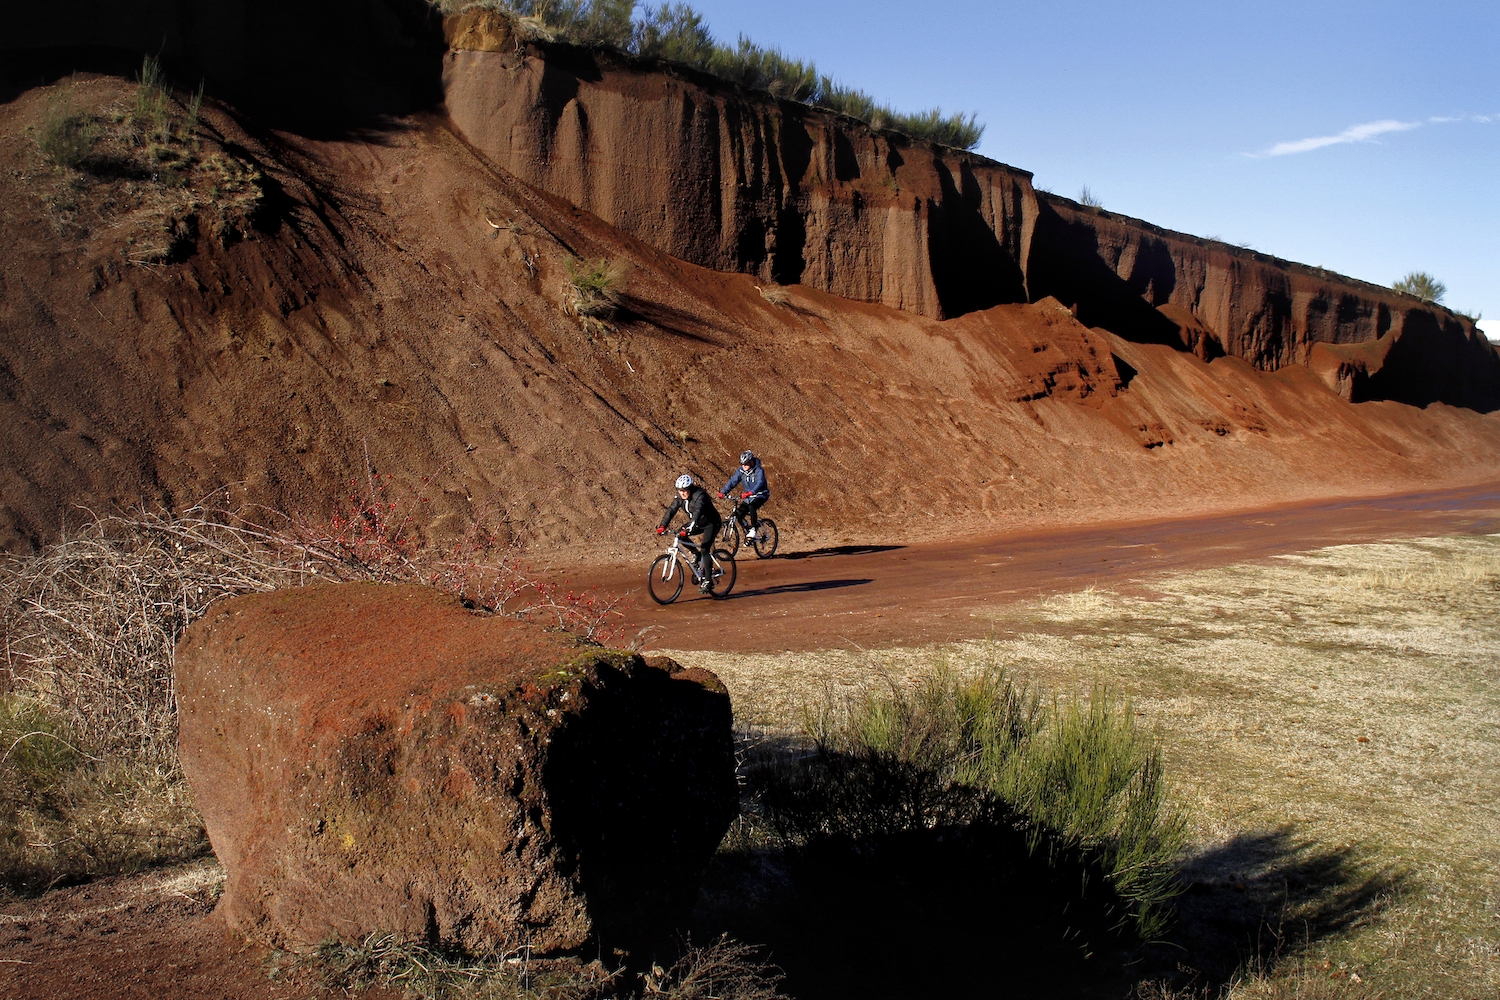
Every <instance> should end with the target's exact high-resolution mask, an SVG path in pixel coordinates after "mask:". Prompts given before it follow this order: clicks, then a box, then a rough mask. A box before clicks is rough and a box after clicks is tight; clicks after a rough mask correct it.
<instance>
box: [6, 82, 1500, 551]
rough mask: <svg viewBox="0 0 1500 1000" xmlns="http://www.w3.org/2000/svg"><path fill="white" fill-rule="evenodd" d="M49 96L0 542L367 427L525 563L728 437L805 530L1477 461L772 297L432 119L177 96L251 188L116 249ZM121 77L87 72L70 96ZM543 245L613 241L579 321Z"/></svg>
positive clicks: (1364, 477) (1246, 397)
mask: <svg viewBox="0 0 1500 1000" xmlns="http://www.w3.org/2000/svg"><path fill="white" fill-rule="evenodd" d="M64 86H66V84H59V85H57V86H54V87H51V88H40V89H37V90H33V91H29V92H27V93H24V94H22V95H21V96H20V97H18V98H16V99H15V100H13V101H11V102H10V103H8V104H5V105H3V106H0V205H4V206H5V211H4V212H3V213H0V378H3V380H4V385H5V391H4V393H0V417H3V419H0V435H3V437H0V441H3V445H0V544H3V545H6V546H10V547H26V546H29V545H34V544H40V543H41V542H43V541H45V540H47V539H49V538H51V537H54V536H55V535H56V533H57V531H58V530H59V526H60V525H61V524H62V523H63V522H64V521H65V519H68V518H75V517H80V516H82V515H81V514H80V513H79V512H78V506H79V505H88V506H90V507H92V508H95V509H99V508H103V509H108V508H110V507H111V506H113V505H117V504H129V503H135V502H138V501H140V500H141V499H142V498H144V499H146V500H147V501H148V502H161V503H169V504H175V505H182V504H186V503H189V502H192V501H194V500H197V499H198V498H200V497H203V496H206V495H208V494H210V493H211V492H212V491H214V490H216V489H219V488H220V487H223V486H225V485H226V484H233V486H232V490H231V493H230V495H229V498H228V499H229V502H230V503H231V504H233V505H238V504H240V503H242V502H250V501H255V502H259V503H264V504H266V505H267V506H269V507H271V508H275V509H277V510H281V511H287V512H292V511H304V512H309V513H318V512H323V511H327V510H328V509H329V508H330V507H331V506H332V505H333V503H334V498H336V497H339V496H341V495H342V494H343V493H344V492H345V491H347V490H348V488H349V483H350V481H351V480H356V479H358V480H360V481H363V477H364V472H365V454H366V451H367V450H368V454H369V458H370V461H371V463H372V464H373V465H374V466H375V468H376V469H377V470H379V471H381V472H389V473H393V474H395V475H396V476H397V477H398V478H404V479H407V480H409V481H411V482H413V483H421V482H422V480H423V477H429V479H430V482H428V483H427V484H426V485H425V486H423V487H422V488H423V489H424V490H425V495H426V497H427V500H428V503H427V504H426V505H425V506H424V507H423V510H424V511H426V512H427V513H428V515H429V520H430V527H431V530H432V531H433V532H434V533H436V534H438V535H444V534H447V535H451V534H453V533H456V532H457V531H459V530H461V528H462V527H463V526H464V525H466V524H468V523H470V522H471V521H472V520H473V519H474V518H476V517H478V516H481V515H482V514H484V513H485V512H486V511H488V510H491V509H492V508H493V507H494V506H496V505H500V506H504V507H505V508H507V509H508V510H510V511H511V512H512V513H513V514H515V515H516V517H517V518H519V519H520V520H522V521H524V522H525V523H526V525H527V532H528V537H529V538H530V539H531V540H532V542H533V545H534V552H535V553H536V556H535V557H536V558H537V560H538V561H542V562H545V561H561V560H569V561H573V562H575V563H577V562H584V563H598V562H612V561H618V560H621V559H625V558H635V556H636V554H637V553H639V552H640V551H641V549H639V548H637V543H636V542H635V541H634V538H635V537H636V535H635V533H636V532H637V531H638V530H644V529H648V528H649V527H650V526H651V525H652V524H654V523H655V521H656V520H657V518H658V517H659V512H660V510H661V507H662V505H663V504H664V503H665V502H666V500H667V499H668V498H669V494H670V483H671V480H672V479H673V478H674V477H675V476H676V475H677V474H679V473H680V472H682V471H691V472H694V473H695V474H698V475H700V476H702V477H704V478H705V479H707V480H708V481H709V482H710V483H714V484H715V485H717V484H718V483H722V481H723V479H722V478H721V477H726V478H727V475H728V473H729V471H730V470H731V469H732V467H733V465H734V462H735V459H736V456H738V454H739V452H740V451H741V450H742V449H743V448H745V447H747V446H749V447H751V448H754V449H755V450H756V451H757V452H759V453H761V454H762V455H763V456H764V457H765V459H766V464H767V467H768V469H769V471H770V475H771V488H772V492H773V497H774V502H775V503H776V505H777V507H778V509H779V510H780V511H781V512H782V513H784V514H785V515H787V516H785V517H784V518H783V520H784V522H785V523H786V524H787V525H788V526H789V527H790V528H791V529H792V530H793V531H794V532H796V534H795V535H794V536H793V537H792V538H791V539H790V540H791V541H792V542H794V543H795V544H798V545H801V546H803V547H818V546H826V545H839V544H855V543H869V542H881V543H897V542H902V543H904V542H911V541H932V540H938V539H942V538H953V537H962V536H972V535H974V534H979V533H982V534H993V533H996V532H1000V531H1014V530H1023V529H1035V528H1042V527H1047V526H1064V525H1077V524H1084V523H1097V522H1102V521H1113V520H1120V519H1129V518H1139V517H1150V516H1155V517H1161V516H1182V515H1192V514H1200V513H1204V512H1218V511H1228V510H1246V509H1254V508H1256V507H1260V506H1266V505H1270V504H1279V503H1290V502H1298V501H1306V500H1312V499H1317V498H1326V497H1332V496H1349V495H1380V494H1385V493H1391V492H1396V491H1404V490H1413V489H1436V488H1444V487H1452V486H1458V485H1463V484H1468V483H1474V482H1479V481H1483V480H1486V479H1489V478H1492V477H1493V474H1494V469H1495V468H1496V467H1497V466H1500V413H1492V414H1488V415H1486V414H1481V413H1478V412H1475V411H1472V410H1466V409H1460V408H1455V407H1450V406H1446V405H1442V404H1434V405H1432V406H1429V407H1427V408H1426V409H1418V408H1415V407H1411V406H1406V405H1401V404H1395V403H1389V402H1378V403H1364V404H1357V405H1350V404H1349V403H1348V402H1346V401H1345V400H1343V399H1341V398H1340V397H1339V396H1338V395H1337V394H1336V393H1335V392H1333V391H1332V390H1330V389H1329V388H1328V387H1327V386H1326V385H1325V384H1324V383H1323V380H1322V379H1321V378H1319V377H1318V375H1316V374H1315V373H1314V372H1312V371H1310V370H1309V369H1307V368H1305V367H1302V366H1300V365H1289V366H1287V367H1285V368H1283V369H1282V370H1280V371H1278V372H1275V373H1266V372H1262V371H1258V370H1256V369H1254V368H1252V367H1251V366H1250V365H1249V364H1247V363H1246V362H1244V361H1242V360H1239V359H1234V358H1220V359H1218V360H1215V361H1213V362H1211V363H1210V362H1205V361H1203V360H1201V359H1199V358H1198V357H1196V356H1194V355H1192V354H1190V353H1187V352H1185V351H1181V350H1176V349H1173V348H1171V347H1168V346H1164V345H1142V344H1137V343H1131V342H1128V341H1126V340H1123V339H1121V338H1119V337H1117V336H1115V335H1114V334H1112V333H1109V332H1107V331H1104V330H1102V329H1088V328H1085V327H1083V326H1081V325H1080V324H1079V323H1078V322H1077V321H1076V320H1075V319H1074V318H1073V317H1072V315H1071V314H1070V313H1069V312H1068V311H1067V310H1064V309H1062V308H1061V307H1060V306H1059V305H1058V304H1057V303H1055V302H1049V301H1045V300H1044V301H1042V302H1040V303H1037V304H1035V305H1002V306H996V307H994V308H991V309H987V310H982V311H979V312H973V313H969V314H967V315H964V316H962V317H960V318H958V319H955V320H950V321H945V322H938V321H935V320H931V319H926V318H923V317H921V316H916V315H913V314H911V313H907V312H902V311H899V310H896V309H892V308H888V307H884V306H879V305H872V304H867V303H860V302H854V301H850V300H847V299H841V298H838V297H836V296H832V295H828V294H825V293H821V292H816V291H813V290H810V289H808V288H806V287H801V286H793V287H790V288H787V289H784V290H780V291H776V292H772V293H771V298H769V299H768V298H767V297H765V296H763V295H762V294H761V290H760V287H759V282H758V281H757V280H756V279H754V278H752V277H750V276H747V275H739V274H722V273H716V272H713V271H708V270H705V269H703V268H699V267H696V266H693V265H689V264H685V263H683V262H682V261H680V260H677V259H675V258H672V257H669V256H667V255H665V254H664V253H661V252H659V251H657V250H654V249H652V248H650V247H648V246H646V245H645V244H643V243H641V242H638V241H636V240H634V239H631V238H629V237H626V236H624V235H622V234H621V233H619V232H617V231H615V230H613V229H611V228H610V227H608V226H606V225H604V224H603V223H601V222H600V221H599V220H598V219H597V218H595V217H593V216H591V215H588V214H587V213H584V212H581V211H578V210H576V209H574V208H573V207H571V206H569V205H567V204H566V203H564V202H561V201H559V200H557V199H555V198H551V197H548V196H544V195H541V194H539V193H538V192H536V191H535V190H533V189H531V188H528V187H526V186H525V185H523V184H520V183H518V182H517V181H515V180H514V179H513V178H511V177H510V176H509V175H507V174H506V173H505V172H504V171H503V170H501V169H500V168H498V167H496V166H495V165H493V164H491V163H490V162H488V161H487V160H486V159H485V158H484V157H483V156H482V155H480V154H478V153H476V152H475V151H474V150H473V149H471V148H470V147H469V146H468V145H467V144H466V143H465V142H464V141H463V140H462V139H461V138H459V137H458V136H457V135H455V134H454V132H453V131H452V130H451V129H450V127H449V125H448V123H447V122H446V121H445V120H444V119H443V118H442V117H441V116H437V115H428V116H418V117H414V118H409V119H406V120H403V121H400V122H398V123H394V124H392V125H390V126H389V127H388V128H387V129H386V130H385V131H383V132H382V133H380V134H378V135H372V136H366V137H362V138H351V139H346V140H343V141H314V140H310V139H305V138H298V137H294V136H289V135H283V134H275V133H265V132H259V131H256V130H255V129H253V128H252V127H249V126H247V125H245V124H244V123H241V122H238V121H237V120H235V119H234V118H232V117H231V116H229V115H228V114H227V113H225V112H224V111H222V110H219V109H215V108H212V107H205V110H204V120H205V121H206V122H207V126H206V131H205V138H204V140H203V141H204V144H205V145H204V148H205V149H206V150H207V149H210V148H213V147H214V146H215V144H217V145H218V146H221V147H222V148H223V149H226V150H229V151H231V152H232V153H233V154H234V155H235V156H236V157H239V158H241V159H242V160H243V161H244V162H246V163H249V164H251V165H253V166H254V167H255V169H257V170H259V171H261V172H262V173H263V175H264V176H265V178H267V180H266V182H265V187H266V190H267V194H266V198H265V201H264V205H263V208H262V211H261V214H260V215H259V216H257V219H258V221H257V226H258V228H253V229H251V230H250V231H249V232H247V233H246V234H245V238H243V239H238V240H233V239H231V240H228V241H227V243H226V242H225V241H224V240H220V239H215V238H210V237H209V236H208V235H206V234H208V233H209V232H210V231H211V229H212V226H208V225H206V224H205V225H202V226H200V227H199V232H200V233H201V234H205V235H201V236H200V237H199V238H198V239H196V241H195V242H192V241H190V242H189V243H188V244H186V245H185V246H184V247H183V248H182V249H181V255H180V256H174V257H172V258H170V259H167V260H163V261H160V262H146V263H133V262H132V261H134V260H135V259H136V257H135V256H133V255H134V254H135V251H134V250H133V249H132V248H133V247H137V246H139V245H140V243H141V241H142V240H144V239H146V236H147V235H149V233H147V230H148V229H150V228H151V227H152V226H159V225H160V224H161V221H162V220H161V219H155V221H152V217H151V216H150V215H149V213H147V214H145V215H142V214H139V213H135V210H134V209H132V211H131V213H126V212H124V210H123V208H121V206H125V205H127V204H130V205H133V204H135V202H132V201H130V198H131V197H136V196H137V195H140V194H141V192H139V191H137V190H136V188H138V187H139V186H140V185H149V184H151V183H153V182H151V181H150V180H130V179H128V178H126V179H123V180H122V179H118V178H116V179H113V180H109V181H108V183H105V181H103V180H99V179H97V178H92V179H91V178H90V177H88V176H85V175H66V176H64V175H62V174H59V173H58V172H57V171H56V170H55V169H53V168H51V167H49V166H47V165H46V164H45V163H43V162H42V161H41V159H40V156H39V154H38V152H37V150H36V148H35V145H34V143H33V141H32V139H31V138H29V137H28V134H27V133H26V131H25V130H26V128H28V127H32V128H35V127H36V126H38V125H39V124H40V122H41V121H42V120H43V118H44V117H45V114H46V113H47V109H48V107H49V106H50V102H52V101H54V100H57V99H59V96H60V94H61V88H62V87H64ZM131 93H132V88H131V86H130V85H128V84H126V83H124V82H122V81H117V80H113V79H107V78H98V79H92V80H80V81H78V82H77V83H76V85H75V86H74V89H73V91H72V98H71V99H72V100H74V101H76V102H77V104H78V105H79V106H81V107H89V108H95V109H103V108H106V107H108V106H111V105H112V104H118V103H119V102H123V101H128V99H129V98H130V95H131ZM131 185H135V186H136V187H131ZM132 192H134V194H132ZM148 193H149V192H148ZM64 205H72V206H73V207H72V208H70V209H68V210H67V211H64V210H63V207H62V206H64ZM199 211H200V212H202V213H207V212H208V211H209V208H207V207H205V208H201V209H200V210H199ZM132 213H135V214H132ZM132 239H133V240H135V243H130V242H128V241H129V240H132ZM574 258H578V259H585V260H598V259H601V258H607V259H609V260H610V261H612V262H614V263H615V264H616V265H617V266H618V268H619V270H620V273H621V275H622V277H621V280H620V285H619V287H620V289H621V290H620V311H619V313H618V314H617V315H616V317H615V318H614V319H613V320H611V321H609V323H608V325H600V324H597V323H593V322H589V321H584V320H580V319H578V318H575V317H573V316H571V315H569V314H568V312H567V311H566V310H567V306H568V304H569V302H570V300H571V297H572V291H571V284H570V282H569V277H568V270H567V264H568V261H569V260H570V259H574ZM773 300H775V301H773ZM223 497H224V495H223V494H222V493H221V494H219V498H220V500H221V502H222V500H223Z"/></svg>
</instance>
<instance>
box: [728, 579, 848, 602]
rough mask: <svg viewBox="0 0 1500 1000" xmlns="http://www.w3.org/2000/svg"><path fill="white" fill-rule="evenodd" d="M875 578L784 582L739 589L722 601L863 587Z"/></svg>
mask: <svg viewBox="0 0 1500 1000" xmlns="http://www.w3.org/2000/svg"><path fill="white" fill-rule="evenodd" d="M874 582H875V581H874V580H873V579H863V580H813V581H811V582H809V583H782V584H777V585H776V586H774V587H759V588H757V589H755V590H737V591H733V592H731V593H729V594H727V595H725V596H724V597H721V598H719V600H721V601H736V600H739V599H740V598H742V597H771V596H774V595H776V594H808V593H811V592H813V591H815V590H837V589H839V588H840V587H862V586H864V585H865V584H867V583H874Z"/></svg>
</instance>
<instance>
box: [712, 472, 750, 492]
mask: <svg viewBox="0 0 1500 1000" xmlns="http://www.w3.org/2000/svg"><path fill="white" fill-rule="evenodd" d="M743 479H745V470H743V469H735V470H734V475H732V476H730V477H729V482H727V483H725V484H724V488H723V489H722V490H720V491H719V492H720V493H721V494H722V493H728V492H729V491H730V490H732V489H734V484H735V483H738V482H740V481H741V480H743ZM746 481H747V482H748V480H746Z"/></svg>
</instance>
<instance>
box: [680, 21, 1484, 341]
mask: <svg viewBox="0 0 1500 1000" xmlns="http://www.w3.org/2000/svg"><path fill="white" fill-rule="evenodd" d="M691 5H692V6H693V7H695V8H696V9H697V10H699V11H700V12H701V13H702V14H703V15H704V20H705V22H706V23H707V24H708V26H709V27H710V28H711V29H712V31H713V33H714V34H715V35H716V36H717V37H719V38H720V39H723V40H725V41H732V40H733V39H734V38H735V37H736V36H737V35H738V34H739V33H741V32H743V33H745V34H746V35H748V36H749V37H751V38H753V39H754V40H755V41H757V42H759V43H760V44H762V45H768V46H777V47H780V48H781V49H782V50H783V51H785V52H786V53H787V54H788V55H793V56H797V57H799V58H803V59H811V60H813V61H815V62H816V63H817V65H818V68H819V70H821V71H822V72H824V73H826V74H828V75H830V76H833V77H835V78H837V79H839V80H841V81H843V82H845V83H848V84H850V85H853V86H857V87H859V88H861V89H863V90H865V91H867V92H869V93H870V94H871V95H872V96H873V97H875V98H876V99H877V100H880V101H883V102H885V103H888V104H890V105H892V106H893V107H896V108H898V109H900V110H923V109H926V108H929V107H932V106H933V105H940V106H941V107H942V108H943V109H944V110H945V111H963V112H969V111H975V112H978V114H979V118H980V120H981V121H982V122H984V123H985V124H986V126H987V128H986V131H985V135H984V141H983V142H982V143H981V144H980V146H979V152H981V153H983V154H984V155H986V156H990V157H993V158H994V159H997V160H1000V161H1002V162H1005V163H1009V164H1013V165H1015V166H1018V167H1022V168H1024V169H1026V170H1030V171H1032V172H1033V173H1034V174H1035V175H1036V183H1037V185H1038V186H1040V187H1043V188H1046V189H1048V190H1051V191H1055V192H1057V193H1058V194H1063V195H1067V196H1069V197H1076V196H1077V194H1078V192H1079V189H1080V188H1081V187H1083V186H1084V185H1087V186H1088V187H1089V189H1090V190H1091V191H1092V192H1093V193H1094V194H1095V195H1096V196H1097V197H1098V198H1099V199H1100V200H1101V201H1102V202H1103V203H1104V206H1105V207H1106V208H1108V209H1110V210H1112V211H1117V212H1121V213H1124V214H1126V215H1133V216H1137V217H1139V218H1143V219H1146V220H1148V221H1150V222H1153V223H1156V224H1157V225H1161V226H1166V227H1168V228H1171V229H1177V230H1181V231H1184V232H1188V233H1193V234H1196V235H1199V236H1212V237H1217V238H1220V239H1223V240H1227V241H1229V242H1232V243H1241V244H1248V245H1250V246H1253V247H1255V248H1256V249H1258V250H1262V251H1265V252H1268V253H1274V254H1276V255H1278V256H1281V257H1286V258H1289V259H1291V260H1297V261H1302V262H1304V263H1307V264H1316V265H1320V266H1323V267H1327V268H1331V269H1332V270H1335V271H1339V272H1342V273H1344V274H1348V275H1352V276H1354V277H1357V278H1363V279H1365V280H1367V281H1373V282H1377V283H1379V284H1389V283H1390V282H1391V281H1393V280H1395V279H1396V278H1398V277H1400V276H1401V275H1404V274H1406V273H1407V272H1408V271H1412V270H1423V271H1428V272H1430V273H1431V274H1433V275H1434V276H1436V277H1437V278H1439V279H1440V280H1441V281H1443V282H1444V283H1445V284H1446V285H1447V286H1448V295H1447V298H1446V299H1445V302H1446V304H1447V305H1449V306H1451V307H1453V308H1455V309H1459V310H1462V311H1464V312H1467V313H1470V314H1473V313H1476V312H1481V311H1482V312H1483V314H1484V316H1485V319H1484V320H1483V321H1481V326H1482V327H1484V328H1485V329H1486V330H1487V333H1488V335H1489V336H1490V337H1491V338H1492V339H1497V340H1500V2H1496V0H1487V2H1472V3H1457V2H1442V0H1438V2H1428V3H1420V4H1419V3H1416V2H1412V0H1408V2H1405V3H1391V2H1384V0H1377V2H1364V3H1328V2H1317V0H1304V2H1300V3H1294V2H1284V0H1258V2H1253V3H1237V4H1230V3H1208V2H1201V0H1200V2H1197V3H1186V2H1177V3H1173V2H1150V0H1143V2H1140V3H1135V4H1124V3H1102V2H1095V0H1053V2H1049V3H1045V4H1044V3H1011V4H1006V3H976V2H964V0H921V2H916V3H905V4H895V3H889V2H880V0H875V2H866V3H862V4H851V3H848V2H847V0H845V2H834V0H796V2H792V0H756V2H755V3H734V2H729V0H691Z"/></svg>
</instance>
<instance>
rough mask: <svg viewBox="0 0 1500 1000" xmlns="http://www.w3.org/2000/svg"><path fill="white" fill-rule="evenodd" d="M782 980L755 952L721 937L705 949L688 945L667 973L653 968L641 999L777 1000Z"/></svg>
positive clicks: (658, 967) (726, 936)
mask: <svg viewBox="0 0 1500 1000" xmlns="http://www.w3.org/2000/svg"><path fill="white" fill-rule="evenodd" d="M784 978H786V977H785V976H783V975H782V973H781V970H780V969H778V968H776V967H775V966H774V965H770V964H768V963H767V962H766V961H765V960H764V959H762V958H761V957H760V954H759V953H758V952H757V950H756V949H755V948H752V947H751V946H750V945H747V944H743V943H741V942H739V941H736V940H734V939H733V938H731V937H730V936H729V935H727V934H725V935H722V936H720V938H719V939H718V940H717V941H715V942H714V943H713V944H711V945H709V946H708V947H706V948H697V947H694V946H693V944H692V942H688V946H687V950H686V951H684V952H683V955H682V957H681V958H679V959H678V960H677V961H676V963H675V964H673V966H672V967H671V968H670V969H667V970H665V971H664V970H663V969H662V968H661V967H660V966H654V967H653V968H652V969H651V971H650V972H649V973H648V974H647V975H645V976H644V977H642V985H643V986H644V992H643V996H647V997H665V998H668V1000H780V997H781V995H782V994H781V992H780V991H779V990H778V989H777V986H778V985H779V984H780V983H781V981H782V980H783V979H784Z"/></svg>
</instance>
